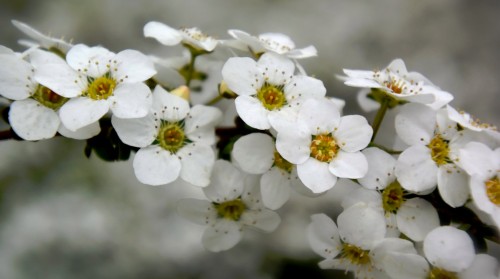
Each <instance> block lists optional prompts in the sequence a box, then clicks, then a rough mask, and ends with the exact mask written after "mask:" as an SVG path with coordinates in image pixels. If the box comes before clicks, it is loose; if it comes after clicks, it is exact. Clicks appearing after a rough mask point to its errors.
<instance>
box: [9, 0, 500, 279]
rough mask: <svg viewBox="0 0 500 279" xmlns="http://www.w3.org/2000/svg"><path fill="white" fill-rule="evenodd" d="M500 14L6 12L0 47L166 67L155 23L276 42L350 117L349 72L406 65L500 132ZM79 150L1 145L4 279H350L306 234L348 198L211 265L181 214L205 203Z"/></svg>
mask: <svg viewBox="0 0 500 279" xmlns="http://www.w3.org/2000/svg"><path fill="white" fill-rule="evenodd" d="M499 15H500V1H487V0H478V1H465V0H441V1H433V0H421V1H396V0H380V1H361V0H350V1H348V0H315V1H301V0H253V1H249V0H246V1H242V0H210V1H209V0H207V1H192V0H176V1H166V0H143V1H133V0H85V1H77V0H0V26H1V28H0V44H2V45H5V46H7V47H10V48H12V49H14V50H18V51H21V50H22V49H23V48H22V47H21V46H20V45H18V44H17V40H19V39H21V38H24V36H23V34H22V33H21V32H19V31H18V30H17V29H15V28H14V27H13V26H12V24H11V22H10V21H11V20H12V19H17V20H20V21H24V22H26V23H28V24H30V25H32V26H33V27H35V28H36V29H38V30H40V31H42V32H43V33H46V34H51V35H52V36H56V37H64V38H66V39H68V40H69V39H72V40H73V42H75V43H85V44H88V45H96V44H100V45H103V46H105V47H107V48H109V49H110V50H113V51H120V50H123V49H126V48H133V49H138V50H140V51H143V52H145V53H148V54H157V55H165V54H167V53H175V54H179V53H180V49H179V48H171V49H167V47H164V46H161V45H160V44H158V43H157V42H156V41H154V40H151V39H145V38H144V37H143V35H142V28H143V26H144V24H145V23H147V22H148V21H151V20H156V21H161V22H164V23H166V24H168V25H171V26H174V27H191V26H197V27H199V28H200V29H202V30H203V31H205V32H206V33H207V34H210V35H213V36H215V37H217V38H220V39H224V38H228V35H227V33H226V31H227V29H241V30H245V31H247V32H249V33H252V34H259V33H264V32H281V33H285V34H287V35H289V36H290V37H291V38H292V39H293V40H294V41H295V43H296V45H297V47H304V46H307V45H310V44H312V45H314V46H316V48H317V49H318V53H319V56H318V57H316V58H311V59H308V60H304V61H303V63H302V64H303V66H304V68H305V69H306V71H307V72H308V73H309V74H311V75H314V76H316V77H317V78H319V79H321V80H323V82H324V83H325V86H326V87H327V90H328V94H329V95H331V96H335V97H338V98H342V99H345V100H346V107H345V110H344V112H345V113H348V114H352V113H360V112H361V111H360V110H359V108H358V106H357V104H356V101H355V93H356V89H354V88H348V87H346V86H344V85H343V84H342V82H340V81H339V80H337V79H336V78H335V75H336V74H341V73H342V68H351V69H375V68H383V67H385V66H386V65H387V64H388V63H389V62H390V61H391V60H392V59H394V58H402V59H404V61H405V62H406V65H407V67H408V69H409V70H412V71H418V72H420V73H422V74H424V75H425V76H426V77H428V78H429V79H430V80H431V81H433V82H434V83H435V84H436V85H438V86H440V87H441V88H442V89H444V90H446V91H449V92H451V93H453V94H454V95H455V100H454V101H453V102H452V105H453V106H454V107H456V108H459V109H463V110H466V111H468V112H470V113H472V114H473V115H475V116H476V117H477V118H479V119H481V120H483V121H484V122H488V123H491V124H494V125H497V126H499V125H500V117H499V116H500V109H498V107H499V102H498V98H499V96H500V63H499V61H500V51H499V47H500V23H499V18H498V16H499ZM368 117H370V115H368ZM0 125H1V124H0ZM4 127H5V126H3V127H1V128H4ZM84 146H85V142H78V141H70V140H66V139H62V138H57V139H53V140H48V141H41V142H34V143H33V142H17V141H3V142H0V189H1V196H0V278H7V279H10V278H13V279H15V278H94V279H97V278H123V279H127V278H150V279H155V278H158V279H160V278H162V279H164V278H285V277H288V276H289V275H290V274H295V275H297V274H306V275H307V276H308V277H310V278H322V277H325V278H327V277H328V278H341V276H343V273H336V272H333V271H324V272H323V271H320V270H319V269H318V268H317V267H316V263H317V262H318V261H319V260H320V258H319V257H317V256H316V255H315V254H314V253H312V251H311V250H310V248H309V247H308V245H307V242H306V239H305V231H304V229H305V226H306V225H307V223H308V222H309V216H310V215H311V214H313V213H318V212H327V213H331V214H332V216H333V215H334V214H335V212H338V210H339V205H338V199H339V196H340V193H339V192H341V191H342V187H341V186H339V187H336V188H338V189H336V190H335V191H331V192H329V193H328V194H326V195H324V196H321V197H319V198H316V199H312V198H303V197H299V196H298V195H296V196H292V200H291V201H290V202H289V203H288V204H287V205H285V206H284V207H283V208H282V209H280V210H279V211H278V212H279V213H280V215H281V216H282V223H281V225H280V227H279V229H278V230H277V231H276V232H275V233H272V234H270V235H265V234H261V233H257V232H252V231H250V232H249V233H247V234H246V235H245V238H244V240H243V242H242V243H240V244H239V245H238V246H237V247H235V248H234V249H232V250H230V251H228V252H223V253H217V254H214V253H209V252H206V251H205V250H204V249H203V248H202V246H201V244H200V239H201V233H202V231H203V227H200V226H198V225H195V224H192V223H190V222H189V221H186V220H184V219H181V218H180V217H179V216H178V215H177V214H176V212H175V203H176V202H177V200H178V199H179V198H180V197H187V196H190V197H192V196H195V197H196V196H200V197H201V194H200V191H199V189H195V188H193V187H192V186H189V185H183V184H181V183H177V184H175V185H167V186H160V187H148V186H145V185H142V184H140V183H139V182H138V181H137V180H136V178H135V177H134V175H133V171H132V163H131V160H130V161H127V162H118V163H107V162H103V161H102V160H100V159H98V158H96V157H95V156H91V158H90V159H87V158H85V156H83V149H84Z"/></svg>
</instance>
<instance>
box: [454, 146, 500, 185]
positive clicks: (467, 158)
mask: <svg viewBox="0 0 500 279" xmlns="http://www.w3.org/2000/svg"><path fill="white" fill-rule="evenodd" d="M459 153H460V166H461V167H462V168H464V170H465V171H467V173H468V174H469V175H477V176H479V177H481V178H483V179H486V178H489V177H491V176H492V175H493V174H494V172H495V170H496V169H498V164H497V162H496V161H495V159H494V158H495V157H494V156H492V150H491V149H490V148H489V147H488V146H486V145H485V144H482V143H479V142H470V143H468V144H467V145H465V147H464V148H462V149H460V151H459ZM497 160H498V159H497Z"/></svg>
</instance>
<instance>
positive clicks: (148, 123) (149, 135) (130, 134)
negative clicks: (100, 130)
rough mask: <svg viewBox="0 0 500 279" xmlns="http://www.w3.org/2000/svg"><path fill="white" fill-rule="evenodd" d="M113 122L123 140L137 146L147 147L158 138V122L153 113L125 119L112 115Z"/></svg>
mask: <svg viewBox="0 0 500 279" xmlns="http://www.w3.org/2000/svg"><path fill="white" fill-rule="evenodd" d="M111 124H112V125H113V128H115V130H116V133H117V134H118V137H119V138H120V140H121V141H123V142H124V143H126V144H128V145H131V146H135V147H146V146H148V145H150V144H151V143H152V142H153V141H154V140H155V138H156V135H157V133H158V129H157V128H156V126H157V125H158V123H157V122H156V121H155V119H154V117H153V115H152V114H148V115H146V116H145V117H142V118H135V119H123V118H118V117H116V116H114V115H113V116H112V117H111Z"/></svg>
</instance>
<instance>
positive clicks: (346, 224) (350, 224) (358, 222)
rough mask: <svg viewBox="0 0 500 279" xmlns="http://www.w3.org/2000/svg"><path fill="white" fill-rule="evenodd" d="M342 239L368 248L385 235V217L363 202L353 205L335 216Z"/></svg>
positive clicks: (365, 248)
mask: <svg viewBox="0 0 500 279" xmlns="http://www.w3.org/2000/svg"><path fill="white" fill-rule="evenodd" d="M337 224H338V226H339V234H340V238H341V239H342V241H344V242H347V243H349V244H352V245H356V246H358V247H359V248H362V249H364V250H370V249H371V248H372V247H373V246H374V244H375V243H377V242H378V241H380V240H382V239H383V238H384V236H385V231H386V229H385V219H384V215H383V213H382V212H380V211H378V210H375V209H373V208H372V207H370V206H367V205H365V204H363V203H358V204H356V205H353V206H351V207H349V208H347V209H346V210H344V211H343V212H342V213H340V215H339V217H338V218H337Z"/></svg>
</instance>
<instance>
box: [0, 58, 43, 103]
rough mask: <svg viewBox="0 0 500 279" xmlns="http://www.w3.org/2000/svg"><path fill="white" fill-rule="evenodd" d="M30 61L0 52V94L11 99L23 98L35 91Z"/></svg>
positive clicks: (35, 85)
mask: <svg viewBox="0 0 500 279" xmlns="http://www.w3.org/2000/svg"><path fill="white" fill-rule="evenodd" d="M33 71H34V70H33V67H32V66H31V65H30V63H28V62H26V61H24V60H22V59H21V58H20V57H18V56H16V55H13V54H0V96H4V97H5V98H7V99H11V100H23V99H26V98H28V97H29V96H30V95H31V94H32V93H34V92H35V90H36V87H37V84H36V83H35V82H34V80H33Z"/></svg>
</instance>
